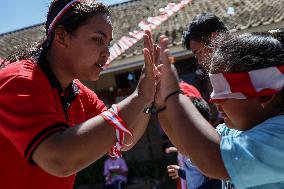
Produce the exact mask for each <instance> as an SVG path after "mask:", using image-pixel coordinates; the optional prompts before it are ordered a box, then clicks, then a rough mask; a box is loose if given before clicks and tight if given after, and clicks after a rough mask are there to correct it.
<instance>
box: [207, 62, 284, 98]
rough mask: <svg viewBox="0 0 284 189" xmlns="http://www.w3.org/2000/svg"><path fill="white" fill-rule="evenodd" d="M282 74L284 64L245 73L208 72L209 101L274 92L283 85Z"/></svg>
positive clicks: (283, 77) (283, 78)
mask: <svg viewBox="0 0 284 189" xmlns="http://www.w3.org/2000/svg"><path fill="white" fill-rule="evenodd" d="M283 74H284V66H273V67H269V68H263V69H258V70H253V71H250V72H245V73H219V74H209V78H210V82H211V84H212V87H213V92H212V93H211V101H213V102H214V100H218V99H247V98H253V97H259V96H266V95H272V94H275V93H277V92H279V91H280V90H281V89H282V88H283V86H284V75H283Z"/></svg>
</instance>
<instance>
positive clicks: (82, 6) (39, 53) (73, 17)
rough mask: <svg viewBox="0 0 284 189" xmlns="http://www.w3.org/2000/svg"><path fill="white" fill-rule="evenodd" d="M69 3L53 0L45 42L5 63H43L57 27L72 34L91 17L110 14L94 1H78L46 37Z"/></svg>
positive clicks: (67, 0) (68, 1) (105, 8)
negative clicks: (29, 61) (50, 27)
mask: <svg viewBox="0 0 284 189" xmlns="http://www.w3.org/2000/svg"><path fill="white" fill-rule="evenodd" d="M70 2H71V0H53V2H52V3H51V5H50V7H49V11H48V15H47V20H46V23H45V31H46V36H47V37H46V39H45V41H44V42H43V43H41V44H34V45H33V46H32V47H30V48H27V49H25V50H22V51H18V52H15V53H13V54H12V55H10V56H9V57H8V58H6V61H8V62H7V63H9V62H15V61H17V60H22V59H30V58H33V59H36V60H38V62H40V61H43V60H44V59H45V56H46V53H47V51H48V49H49V47H50V46H51V44H52V41H53V39H54V29H55V28H56V27H57V26H59V25H60V26H62V27H64V29H65V30H66V31H67V32H68V33H72V32H74V31H76V29H77V28H79V27H80V26H82V25H84V24H86V23H87V21H88V20H89V19H90V18H91V17H93V16H95V15H97V14H101V13H103V14H107V15H109V16H110V14H111V13H110V9H109V8H108V7H107V6H106V5H104V4H102V3H98V2H96V1H94V0H93V1H92V0H91V1H78V3H77V4H74V5H73V6H72V7H71V8H70V9H68V10H67V11H66V12H65V13H64V14H63V15H62V17H60V19H59V20H58V21H57V22H56V24H55V26H54V28H53V30H52V31H51V33H50V34H49V35H48V28H49V26H50V24H51V22H52V21H53V20H54V18H55V17H56V16H57V14H58V13H59V12H60V11H61V10H62V9H63V8H64V7H65V6H66V5H67V4H68V3H70ZM6 61H5V62H6ZM4 64H5V63H4V62H2V63H1V65H0V68H1V67H4V66H5V65H4Z"/></svg>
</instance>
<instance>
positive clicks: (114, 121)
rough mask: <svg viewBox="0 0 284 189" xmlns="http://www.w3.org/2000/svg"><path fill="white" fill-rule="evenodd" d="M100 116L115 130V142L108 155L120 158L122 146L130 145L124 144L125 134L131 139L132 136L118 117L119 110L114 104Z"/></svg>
mask: <svg viewBox="0 0 284 189" xmlns="http://www.w3.org/2000/svg"><path fill="white" fill-rule="evenodd" d="M100 115H101V116H102V117H103V118H104V120H105V121H107V122H108V123H109V124H110V125H111V126H113V127H114V128H115V132H116V138H117V142H116V144H115V145H114V146H113V147H112V148H111V150H110V152H109V155H110V156H112V157H121V156H122V155H121V149H122V148H123V147H124V146H127V145H130V144H125V143H124V139H125V134H127V135H129V136H130V137H131V139H132V137H133V134H132V132H131V131H130V130H129V129H128V128H127V127H126V124H125V122H124V121H123V120H122V119H121V117H120V116H119V109H118V107H117V106H116V105H115V104H114V105H112V107H111V108H110V109H109V110H107V111H105V112H103V113H101V114H100Z"/></svg>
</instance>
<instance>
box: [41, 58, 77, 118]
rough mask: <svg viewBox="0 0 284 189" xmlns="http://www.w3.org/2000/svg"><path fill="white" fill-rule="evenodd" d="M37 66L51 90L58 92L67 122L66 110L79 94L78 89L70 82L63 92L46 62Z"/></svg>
mask: <svg viewBox="0 0 284 189" xmlns="http://www.w3.org/2000/svg"><path fill="white" fill-rule="evenodd" d="M39 66H40V68H41V69H42V71H43V73H44V74H45V75H46V77H47V78H48V80H49V83H50V85H51V86H52V88H56V89H57V90H58V95H59V97H60V101H61V105H62V109H63V111H64V114H65V118H66V120H68V119H69V118H68V113H67V109H68V108H69V107H70V105H71V104H72V102H73V101H74V100H75V98H76V95H77V94H79V92H80V91H79V87H78V86H77V84H76V83H75V82H74V81H72V82H71V83H70V84H69V85H68V87H67V88H66V89H65V90H64V91H63V90H62V87H61V85H60V83H59V81H58V79H57V78H56V76H55V75H54V73H53V72H52V70H51V68H50V66H49V64H48V63H47V62H46V61H41V62H40V63H39Z"/></svg>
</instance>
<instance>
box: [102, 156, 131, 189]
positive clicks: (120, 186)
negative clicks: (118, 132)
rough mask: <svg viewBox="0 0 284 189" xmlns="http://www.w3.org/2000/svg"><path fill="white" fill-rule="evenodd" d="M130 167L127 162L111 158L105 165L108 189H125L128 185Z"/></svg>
mask: <svg viewBox="0 0 284 189" xmlns="http://www.w3.org/2000/svg"><path fill="white" fill-rule="evenodd" d="M127 173H128V167H127V164H126V162H125V160H124V159H123V158H122V157H120V158H117V157H110V158H109V159H107V160H106V161H105V163H104V176H105V180H106V182H105V188H106V189H124V188H125V185H126V183H127Z"/></svg>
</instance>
